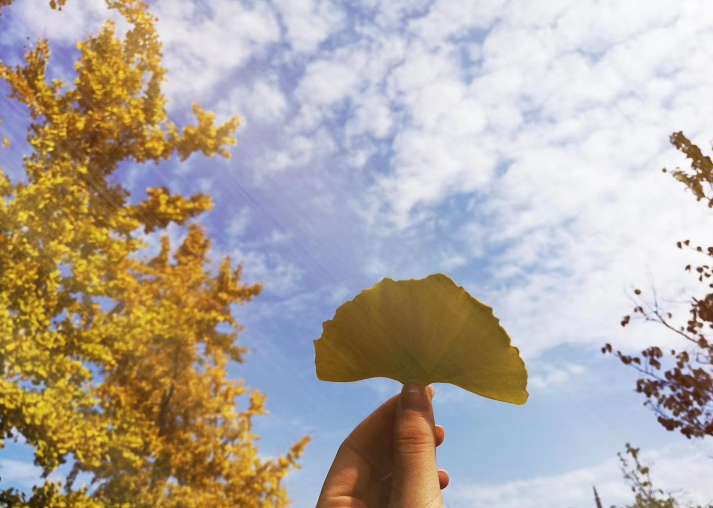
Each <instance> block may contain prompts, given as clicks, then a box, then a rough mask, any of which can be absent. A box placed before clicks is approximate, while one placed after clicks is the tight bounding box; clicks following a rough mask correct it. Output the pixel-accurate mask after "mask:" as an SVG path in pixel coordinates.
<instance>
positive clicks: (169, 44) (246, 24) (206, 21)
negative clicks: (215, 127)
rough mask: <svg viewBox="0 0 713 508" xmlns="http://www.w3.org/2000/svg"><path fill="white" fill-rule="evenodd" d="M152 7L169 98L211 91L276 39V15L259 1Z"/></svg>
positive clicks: (221, 0)
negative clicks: (162, 47) (156, 23)
mask: <svg viewBox="0 0 713 508" xmlns="http://www.w3.org/2000/svg"><path fill="white" fill-rule="evenodd" d="M152 12H153V14H155V15H156V16H157V17H158V19H159V22H158V31H159V36H160V37H161V41H162V42H163V44H164V48H165V49H164V65H165V67H166V68H167V69H168V71H169V75H168V82H167V83H166V85H164V90H165V91H166V93H167V95H168V97H169V98H170V99H174V98H176V97H178V96H182V95H185V94H189V93H190V95H191V96H195V95H196V94H200V93H206V92H208V91H215V90H213V89H214V87H216V86H217V85H218V84H219V83H220V82H221V81H223V80H225V79H226V77H227V76H228V74H229V73H230V72H231V71H233V70H236V69H238V68H240V67H241V66H242V65H244V64H245V63H247V62H248V61H249V60H250V59H251V58H253V57H256V56H261V55H264V53H265V51H267V49H268V47H269V46H270V45H271V44H274V43H276V42H278V41H279V40H280V29H279V25H278V23H277V19H276V17H275V14H274V12H273V11H272V9H271V8H270V6H269V4H267V3H263V2H255V3H253V4H247V3H246V2H239V1H237V2H236V1H230V0H216V1H213V2H210V4H206V3H194V2H183V3H170V4H167V3H157V4H155V5H153V6H152ZM224 85H225V86H230V84H229V83H224Z"/></svg>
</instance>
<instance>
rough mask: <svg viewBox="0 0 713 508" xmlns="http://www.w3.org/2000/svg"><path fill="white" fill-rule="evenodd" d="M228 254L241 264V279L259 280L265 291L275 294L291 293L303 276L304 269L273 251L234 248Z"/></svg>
mask: <svg viewBox="0 0 713 508" xmlns="http://www.w3.org/2000/svg"><path fill="white" fill-rule="evenodd" d="M230 255H231V258H232V259H233V260H234V261H236V262H238V263H241V264H242V265H243V269H244V271H243V273H244V274H245V275H244V277H243V279H244V281H245V282H246V283H256V282H260V283H262V284H263V285H264V287H265V291H267V292H270V293H272V294H274V295H277V296H282V297H284V296H287V295H289V294H292V293H293V292H294V291H295V290H296V289H297V288H298V284H299V283H300V281H301V280H302V277H303V276H304V269H302V268H300V267H299V266H297V265H296V264H294V263H292V262H290V261H286V260H284V259H283V258H282V256H280V255H279V254H277V253H275V252H263V251H258V250H249V251H241V250H239V249H235V250H233V251H232V252H230ZM214 256H215V257H217V256H216V255H214Z"/></svg>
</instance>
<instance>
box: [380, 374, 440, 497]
mask: <svg viewBox="0 0 713 508" xmlns="http://www.w3.org/2000/svg"><path fill="white" fill-rule="evenodd" d="M393 464H394V474H393V479H392V484H391V502H390V504H389V508H433V507H442V506H443V500H442V497H441V487H440V484H439V482H438V467H437V466H436V426H435V423H434V419H433V406H432V405H431V398H430V397H429V396H428V392H427V391H426V387H424V386H422V385H420V384H418V383H406V384H404V387H403V389H402V390H401V395H400V397H399V403H398V406H397V408H396V415H395V419H394V462H393Z"/></svg>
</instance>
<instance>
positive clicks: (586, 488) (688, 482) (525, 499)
mask: <svg viewBox="0 0 713 508" xmlns="http://www.w3.org/2000/svg"><path fill="white" fill-rule="evenodd" d="M633 444H634V445H635V443H633ZM712 450H713V449H711V447H710V446H703V447H701V446H700V445H699V446H697V447H696V446H692V445H688V446H682V447H667V448H661V449H658V450H643V452H642V455H641V460H642V461H643V462H644V463H651V464H652V467H651V469H652V473H651V478H652V480H653V482H654V485H655V486H656V487H658V488H663V489H664V490H673V491H678V492H676V497H677V498H678V499H681V498H684V499H688V500H690V501H691V502H692V503H696V504H698V503H700V504H701V505H706V504H707V503H709V502H710V501H711V500H713V487H712V486H711V485H710V482H709V481H708V480H707V478H708V476H707V475H708V473H707V471H708V469H709V462H710V458H709V455H710V453H711V451H712ZM464 484H465V482H463V481H462V480H461V481H459V482H458V485H454V486H453V487H454V488H453V489H451V488H450V487H449V489H447V490H446V491H444V497H445V499H446V504H447V505H448V506H452V507H453V508H459V507H469V506H476V505H477V506H497V507H499V508H549V507H552V506H593V504H594V494H593V492H592V486H595V487H596V488H597V491H598V492H599V495H600V497H601V498H602V503H603V504H604V505H605V506H611V505H614V504H617V505H624V504H627V503H630V502H631V501H632V500H633V494H632V492H631V489H630V488H629V486H628V485H627V484H626V483H625V481H624V480H623V478H622V474H621V472H620V470H619V468H618V462H617V460H616V458H613V459H612V460H608V461H606V462H603V463H600V464H594V465H591V466H589V467H584V468H580V469H576V470H574V471H569V472H566V473H563V474H560V475H555V476H546V477H539V478H529V479H523V480H517V481H512V482H507V483H503V484H501V485H487V486H486V485H478V483H477V480H476V481H475V482H474V484H473V485H470V486H466V485H464Z"/></svg>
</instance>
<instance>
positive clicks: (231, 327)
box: [0, 0, 308, 508]
mask: <svg viewBox="0 0 713 508" xmlns="http://www.w3.org/2000/svg"><path fill="white" fill-rule="evenodd" d="M9 4H10V2H8V1H7V0H1V1H0V7H2V6H3V5H9ZM62 4H64V2H63V1H60V2H59V3H55V2H54V1H53V2H52V6H53V7H58V6H61V5H62ZM107 5H108V8H110V9H115V10H117V11H118V12H119V13H120V14H121V15H122V16H123V17H124V18H125V19H126V21H127V22H128V24H129V27H130V29H129V31H128V32H127V33H126V35H125V37H123V38H120V37H118V36H117V35H116V32H115V26H114V25H113V24H112V23H111V22H106V23H105V24H104V25H103V28H102V29H101V31H100V32H99V33H98V34H96V35H91V36H89V37H88V38H87V39H86V40H84V41H82V42H80V43H79V44H78V45H77V46H78V48H79V50H80V56H79V58H78V60H77V62H76V64H75V72H76V79H75V80H74V83H72V84H71V85H68V84H66V83H63V82H61V81H59V80H49V79H48V78H47V74H48V69H49V65H50V45H49V42H48V41H47V40H42V39H40V40H39V41H37V42H36V43H35V44H33V45H28V46H27V47H26V48H25V55H24V62H23V63H22V64H21V65H19V66H17V67H14V68H11V67H10V66H8V65H6V64H5V63H3V62H0V79H1V80H2V81H3V82H4V84H5V86H6V87H7V89H8V90H9V91H10V95H9V96H8V97H7V98H5V99H2V100H5V101H15V102H17V103H20V104H22V105H24V107H25V108H26V111H27V114H28V121H29V124H30V126H29V131H28V136H27V140H28V145H27V146H28V155H27V156H26V157H25V158H24V163H23V169H24V173H25V178H23V179H22V181H14V180H13V179H11V178H10V177H9V176H8V173H7V171H4V170H3V169H2V168H0V367H1V369H2V372H1V373H0V374H1V375H0V446H1V445H2V443H4V442H5V440H7V439H13V438H14V439H17V438H18V437H19V436H22V437H23V438H24V440H25V441H26V443H27V444H29V445H30V446H31V447H33V448H34V451H35V463H36V465H37V466H39V467H40V468H41V469H42V471H43V475H42V476H43V477H42V478H38V480H37V485H35V486H34V487H33V489H32V493H31V494H25V493H21V492H18V491H16V490H15V489H12V488H4V489H3V488H2V487H1V484H0V505H3V504H4V505H5V506H13V507H14V506H26V507H40V506H42V507H45V506H49V507H60V506H73V507H75V506H76V507H87V508H88V507H93V508H94V507H96V508H98V507H125V508H133V507H147V508H148V507H176V508H178V507H182V508H189V507H201V508H203V507H206V506H210V507H228V506H230V507H235V506H240V507H244V508H262V507H267V506H276V507H282V506H286V505H287V504H288V499H287V493H286V491H285V488H284V485H283V483H282V479H283V478H284V476H285V475H286V474H287V473H288V472H289V470H290V469H291V468H293V467H296V466H297V463H296V461H297V459H298V458H299V457H300V455H301V454H302V451H303V449H304V446H305V445H306V443H307V440H308V438H304V439H302V440H300V441H299V442H297V443H296V444H294V446H293V447H292V448H291V449H290V450H289V452H288V453H287V454H286V455H285V456H282V457H278V458H276V459H272V460H262V459H260V458H259V457H258V455H257V453H258V448H257V446H256V444H255V441H256V439H258V436H257V435H255V434H254V432H253V431H252V419H253V417H254V416H257V415H263V414H265V413H266V411H265V397H264V396H263V395H262V394H261V393H260V392H258V391H256V390H252V391H251V390H249V389H248V388H246V387H245V386H244V385H243V383H242V382H241V381H236V380H232V379H229V378H228V377H227V373H226V368H227V366H228V364H229V362H231V361H233V362H241V361H242V360H243V355H244V354H245V352H246V351H245V349H243V348H241V347H239V346H237V345H236V340H237V335H238V332H239V331H240V326H239V324H238V323H236V321H235V320H234V318H233V316H232V313H231V306H232V305H234V304H244V303H246V302H248V301H250V300H251V299H252V298H253V297H255V296H257V295H258V294H259V293H260V290H261V286H260V285H246V284H244V283H241V268H240V266H238V267H234V265H233V262H232V261H231V259H230V258H225V259H223V260H222V262H220V263H219V265H218V266H217V267H213V266H212V265H211V263H210V262H209V260H208V257H207V256H208V254H209V251H210V248H211V241H210V240H209V239H208V238H207V237H206V235H205V232H204V230H203V229H202V228H201V227H200V226H199V225H197V224H196V223H191V222H190V219H192V218H195V217H196V216H198V215H199V214H200V213H202V212H204V211H206V210H209V209H210V208H211V207H212V202H211V199H210V197H209V196H207V195H201V194H196V195H193V196H190V197H184V196H181V195H174V194H171V193H170V192H169V190H168V189H166V188H153V189H147V198H146V199H145V200H143V201H140V202H134V203H132V200H131V196H130V193H129V192H128V190H127V189H125V188H124V187H123V186H122V185H121V183H119V182H116V181H114V179H113V178H112V175H113V174H114V172H115V171H116V170H117V168H118V167H119V165H120V164H121V163H131V164H137V165H142V164H144V163H149V162H155V163H158V162H160V161H165V160H170V159H172V158H178V159H180V160H181V161H183V160H185V159H186V158H188V157H189V156H190V155H191V154H193V153H196V152H201V153H203V154H204V155H206V156H210V157H212V156H214V155H221V156H224V157H228V156H229V155H230V154H229V152H228V151H227V149H226V147H227V145H230V144H234V143H235V139H234V138H233V137H232V134H233V133H234V132H235V131H236V129H237V128H238V125H239V121H238V119H237V118H233V119H231V120H230V121H228V122H227V123H225V124H224V125H215V121H214V115H213V114H210V113H208V112H205V111H204V110H203V109H202V108H201V107H200V106H198V105H194V106H193V111H194V113H195V116H196V125H194V126H187V127H184V128H182V129H179V128H178V127H176V126H175V125H174V124H173V123H170V122H168V121H167V114H166V110H165V106H166V99H165V97H164V95H163V94H162V92H161V86H162V83H163V82H164V80H165V79H166V71H165V70H164V68H163V67H162V65H161V51H162V48H161V43H160V41H159V38H158V36H157V32H156V28H155V23H156V20H155V18H153V17H152V16H151V14H150V13H149V12H148V8H147V6H146V5H145V4H144V3H142V2H140V1H137V0H109V1H108V2H107ZM6 8H8V9H12V8H14V7H12V6H10V7H6ZM4 19H6V18H0V23H2V22H4ZM0 29H1V28H0ZM3 128H4V129H10V128H12V126H9V125H0V129H3ZM5 132H8V131H5ZM0 137H2V136H0ZM8 144H9V142H8ZM1 153H2V149H0V157H1ZM3 159H4V158H3ZM3 159H0V161H1V160H3ZM171 223H174V224H177V225H185V226H186V227H187V235H186V238H185V240H184V241H183V242H182V243H181V244H180V245H174V246H172V245H171V244H170V242H169V240H168V237H166V236H163V237H162V239H161V250H160V252H159V254H158V255H157V256H155V257H153V258H150V257H148V256H146V255H143V254H142V250H143V249H144V248H145V247H146V244H145V242H144V241H143V240H142V239H141V238H142V233H155V232H160V231H161V230H162V229H164V228H166V227H167V226H168V225H169V224H171ZM216 268H217V269H216ZM62 464H67V467H69V466H71V473H69V475H68V476H67V478H66V480H64V481H63V482H54V481H49V480H47V477H48V476H49V474H50V473H51V472H52V471H54V470H55V469H56V468H57V467H59V466H60V465H62ZM80 473H82V477H83V478H86V477H89V478H91V483H90V485H88V486H84V485H82V486H77V485H75V483H78V482H76V479H77V477H78V475H79V474H80ZM0 475H2V469H0Z"/></svg>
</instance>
